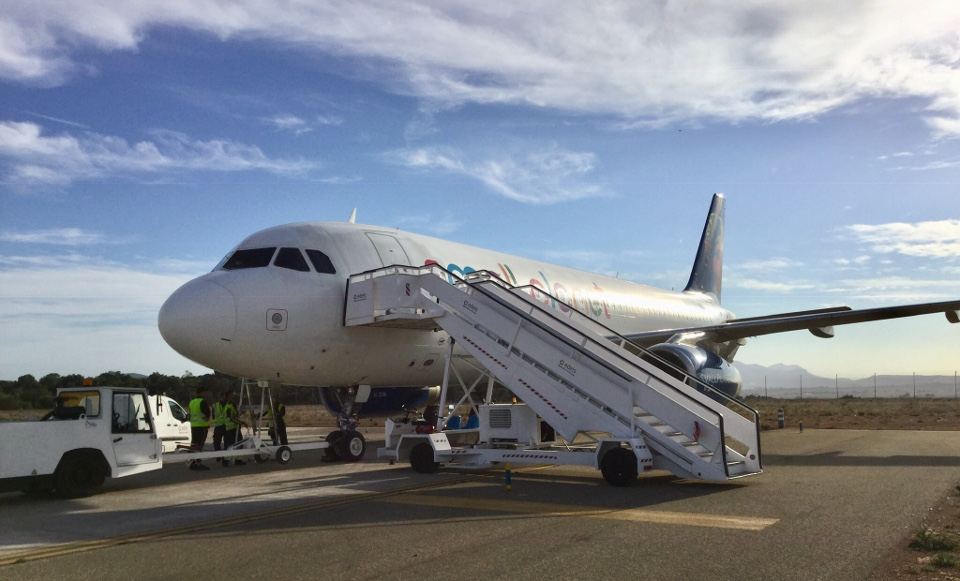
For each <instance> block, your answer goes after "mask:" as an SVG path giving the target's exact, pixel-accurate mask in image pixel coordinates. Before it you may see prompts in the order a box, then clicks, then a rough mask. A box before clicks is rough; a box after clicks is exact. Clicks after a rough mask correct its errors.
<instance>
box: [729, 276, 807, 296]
mask: <svg viewBox="0 0 960 581" xmlns="http://www.w3.org/2000/svg"><path fill="white" fill-rule="evenodd" d="M724 286H725V287H726V290H727V291H729V290H730V289H743V290H749V291H763V292H775V293H793V292H796V291H802V290H811V289H815V288H817V285H815V284H812V283H810V282H806V281H793V282H775V281H771V280H759V279H755V278H745V277H742V276H728V277H726V279H725V280H724Z"/></svg>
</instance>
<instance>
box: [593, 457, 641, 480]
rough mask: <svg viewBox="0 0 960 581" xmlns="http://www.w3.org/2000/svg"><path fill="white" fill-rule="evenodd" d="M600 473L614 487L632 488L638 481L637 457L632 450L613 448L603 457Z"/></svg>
mask: <svg viewBox="0 0 960 581" xmlns="http://www.w3.org/2000/svg"><path fill="white" fill-rule="evenodd" d="M600 472H602V473H603V478H604V479H605V480H606V481H607V482H609V483H610V484H611V485H613V486H630V485H631V484H633V483H634V482H636V480H637V457H636V455H635V454H634V453H633V451H632V450H628V449H626V448H613V449H612V450H610V451H608V452H607V453H606V454H604V455H603V460H601V461H600Z"/></svg>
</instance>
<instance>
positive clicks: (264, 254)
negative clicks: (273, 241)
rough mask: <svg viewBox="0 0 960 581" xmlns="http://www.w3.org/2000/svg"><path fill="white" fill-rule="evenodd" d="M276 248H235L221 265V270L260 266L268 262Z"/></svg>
mask: <svg viewBox="0 0 960 581" xmlns="http://www.w3.org/2000/svg"><path fill="white" fill-rule="evenodd" d="M276 250H277V249H276V248H248V249H246V250H237V251H236V252H234V253H233V256H231V257H230V260H228V261H227V262H226V263H224V265H223V270H240V269H242V268H262V267H264V266H267V265H268V264H270V259H271V258H273V253H274V252H275V251H276Z"/></svg>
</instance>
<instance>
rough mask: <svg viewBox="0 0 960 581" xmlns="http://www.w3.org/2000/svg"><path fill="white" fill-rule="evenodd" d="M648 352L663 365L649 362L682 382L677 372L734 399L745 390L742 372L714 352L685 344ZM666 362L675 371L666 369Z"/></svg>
mask: <svg viewBox="0 0 960 581" xmlns="http://www.w3.org/2000/svg"><path fill="white" fill-rule="evenodd" d="M648 351H649V352H650V353H653V354H654V355H656V356H657V357H659V358H660V359H661V360H662V361H657V360H655V359H653V358H649V357H645V359H647V360H649V361H650V362H651V363H654V364H658V366H659V367H661V368H662V369H664V370H665V371H667V372H669V373H670V374H671V375H673V376H674V377H677V378H678V379H682V376H681V375H680V374H679V373H678V372H677V369H676V368H679V369H681V370H683V371H684V372H686V374H687V375H691V376H693V377H695V378H697V379H699V380H700V381H702V382H703V383H705V384H707V385H709V386H710V387H712V388H714V389H716V390H717V391H720V392H723V393H725V394H726V395H728V396H730V397H739V395H740V388H741V387H743V378H742V377H741V376H740V371H739V370H737V368H736V367H734V366H732V365H730V364H729V363H727V361H726V360H724V359H723V358H722V357H720V356H719V355H717V354H716V353H714V352H712V351H708V350H706V349H704V348H702V347H696V346H693V345H685V344H682V343H661V344H659V345H654V346H653V347H650V348H649V349H648ZM663 361H665V362H667V363H669V364H670V366H671V367H667V366H664V365H662V363H663Z"/></svg>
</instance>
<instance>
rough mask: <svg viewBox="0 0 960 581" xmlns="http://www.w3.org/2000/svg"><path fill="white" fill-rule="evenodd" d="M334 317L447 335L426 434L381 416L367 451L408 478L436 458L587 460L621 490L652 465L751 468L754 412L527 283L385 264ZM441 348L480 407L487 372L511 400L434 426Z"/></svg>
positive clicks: (483, 464)
mask: <svg viewBox="0 0 960 581" xmlns="http://www.w3.org/2000/svg"><path fill="white" fill-rule="evenodd" d="M551 305H558V306H562V307H563V309H562V310H561V309H560V308H553V307H552V306H551ZM344 325H346V326H356V325H374V326H389V327H407V328H419V329H443V330H444V331H446V332H447V334H448V335H449V336H450V338H451V339H452V340H451V341H449V342H448V352H447V357H446V361H447V363H446V365H447V366H446V368H445V372H444V384H443V386H442V395H441V417H440V419H439V420H438V422H437V426H436V430H437V431H436V432H435V433H416V431H414V430H413V429H412V428H411V429H409V430H406V433H404V431H403V430H399V431H398V430H396V429H395V428H396V426H395V424H394V423H393V422H388V428H387V438H386V446H385V447H384V448H382V449H380V450H379V451H378V455H379V456H380V457H387V458H391V459H393V460H399V461H406V460H409V461H410V463H411V465H412V466H413V468H414V469H415V470H417V471H419V472H433V471H435V470H436V469H437V468H438V466H439V463H441V462H446V463H455V464H457V465H458V466H461V467H471V468H489V467H490V466H492V465H494V464H497V463H500V462H504V463H517V464H522V463H531V464H575V465H586V466H591V465H592V466H594V467H595V468H598V469H600V470H601V471H602V472H603V475H604V477H605V478H606V479H607V481H608V482H610V483H611V484H614V485H626V484H630V483H632V482H633V481H634V480H635V479H636V478H637V475H638V473H640V472H643V471H646V470H653V469H666V470H669V471H670V472H672V473H674V474H675V475H677V476H679V477H681V478H698V479H702V480H713V481H723V480H728V479H732V478H739V477H743V476H748V475H751V474H758V473H760V472H761V471H762V469H761V461H760V421H759V415H758V414H757V412H756V411H754V410H753V409H751V408H749V407H747V406H745V405H744V404H742V403H741V402H739V401H738V400H736V399H733V398H730V397H729V396H726V395H725V394H723V393H721V392H718V391H715V390H713V389H712V388H710V387H709V386H707V385H705V384H702V383H699V382H698V381H697V380H696V379H694V378H692V377H689V376H686V375H685V374H684V373H683V372H682V371H680V370H678V369H675V368H671V367H669V364H666V363H665V362H662V361H660V362H658V363H657V364H655V363H651V362H649V361H646V360H644V359H642V358H641V357H640V356H638V353H639V354H641V355H643V356H644V357H650V358H652V357H653V356H652V355H650V354H649V353H645V352H643V350H642V349H641V348H640V347H639V346H637V345H635V344H632V343H630V342H629V341H628V340H627V339H624V338H622V337H619V336H618V335H617V334H616V333H615V332H613V331H612V330H610V329H608V328H606V327H604V326H603V325H601V324H600V323H598V322H596V321H594V320H592V319H589V318H588V317H586V316H583V315H582V314H581V313H579V312H577V311H576V310H575V309H573V307H570V306H569V305H564V304H563V303H562V302H560V301H559V300H557V299H556V298H555V297H551V296H550V295H547V294H545V293H542V292H540V291H539V290H538V289H535V288H532V287H513V286H511V285H509V284H508V283H506V282H504V281H503V280H502V279H500V278H498V277H497V276H495V275H493V274H492V273H486V272H475V273H471V274H469V275H466V277H465V278H463V277H459V276H457V275H455V274H453V273H451V272H449V271H447V270H445V269H443V268H442V267H440V266H438V265H435V264H434V265H427V266H424V267H408V266H391V267H386V268H383V269H379V270H374V271H370V272H366V273H361V274H356V275H353V276H352V277H351V278H350V280H349V283H348V286H347V294H346V305H345V309H344ZM454 342H456V343H457V344H459V346H460V347H461V348H462V349H464V350H465V351H466V352H467V353H468V354H469V355H470V356H471V357H473V358H475V360H476V362H478V363H479V365H481V366H482V367H483V368H484V373H486V374H487V375H488V376H489V377H490V378H491V380H490V385H491V388H489V389H488V396H487V403H489V401H490V397H489V394H490V390H492V380H493V378H495V379H496V380H497V381H499V382H500V383H501V384H502V385H504V386H506V387H507V388H508V389H510V390H511V391H512V392H513V393H514V394H515V395H516V396H517V397H518V398H520V399H521V400H522V401H523V402H524V404H523V405H517V404H514V405H509V404H507V405H483V406H479V411H480V427H479V429H476V430H450V429H448V430H441V428H443V427H444V422H445V418H444V417H443V414H444V413H445V405H446V397H447V391H448V386H447V384H448V378H449V376H450V373H451V368H452V362H453V359H454V357H453V344H454ZM665 369H669V371H667V370H665ZM453 372H454V373H455V374H456V373H457V372H456V370H455V369H454V370H453ZM457 375H458V376H459V374H457ZM675 375H676V376H679V377H682V379H677V378H676V377H675ZM465 398H469V392H468V393H467V395H465ZM463 401H464V400H461V402H463ZM471 401H472V399H471ZM721 402H722V403H721ZM544 423H546V424H547V425H548V426H549V427H550V428H552V429H550V428H547V427H546V426H543V425H542V424H544ZM419 431H420V432H425V431H431V430H422V429H421V430H419ZM391 432H392V433H391ZM597 434H607V436H606V437H603V436H601V437H597ZM556 436H559V437H560V439H557V437H556ZM584 441H587V445H583V442H584Z"/></svg>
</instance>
